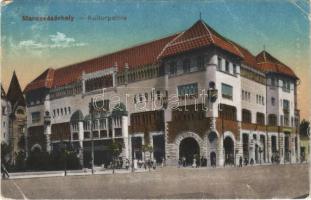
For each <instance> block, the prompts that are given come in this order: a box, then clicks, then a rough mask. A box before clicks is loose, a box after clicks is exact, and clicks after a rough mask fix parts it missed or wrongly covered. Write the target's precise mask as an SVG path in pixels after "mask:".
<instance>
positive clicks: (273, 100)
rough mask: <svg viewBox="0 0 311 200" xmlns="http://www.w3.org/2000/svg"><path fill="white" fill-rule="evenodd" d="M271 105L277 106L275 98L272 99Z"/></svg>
mask: <svg viewBox="0 0 311 200" xmlns="http://www.w3.org/2000/svg"><path fill="white" fill-rule="evenodd" d="M271 105H272V106H275V98H274V97H271Z"/></svg>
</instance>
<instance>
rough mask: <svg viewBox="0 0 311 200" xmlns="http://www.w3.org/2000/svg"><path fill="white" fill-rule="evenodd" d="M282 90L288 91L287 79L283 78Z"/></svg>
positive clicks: (288, 83)
mask: <svg viewBox="0 0 311 200" xmlns="http://www.w3.org/2000/svg"><path fill="white" fill-rule="evenodd" d="M282 90H283V91H284V92H290V82H289V81H286V80H283V87H282Z"/></svg>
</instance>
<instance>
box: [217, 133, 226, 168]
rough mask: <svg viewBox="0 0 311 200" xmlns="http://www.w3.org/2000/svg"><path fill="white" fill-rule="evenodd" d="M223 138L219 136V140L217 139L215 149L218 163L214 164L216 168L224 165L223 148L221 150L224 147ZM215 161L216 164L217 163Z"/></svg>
mask: <svg viewBox="0 0 311 200" xmlns="http://www.w3.org/2000/svg"><path fill="white" fill-rule="evenodd" d="M223 140H224V138H223V136H222V135H221V136H220V138H219V140H218V148H217V150H218V151H217V154H218V155H217V158H218V159H217V161H218V163H216V165H217V166H224V164H225V160H224V151H225V150H224V148H223V146H224V141H223ZM217 161H216V162H217Z"/></svg>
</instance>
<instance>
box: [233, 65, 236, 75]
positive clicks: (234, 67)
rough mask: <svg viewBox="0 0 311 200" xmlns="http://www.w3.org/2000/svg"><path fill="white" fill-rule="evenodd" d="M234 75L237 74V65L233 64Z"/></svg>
mask: <svg viewBox="0 0 311 200" xmlns="http://www.w3.org/2000/svg"><path fill="white" fill-rule="evenodd" d="M233 74H236V64H233Z"/></svg>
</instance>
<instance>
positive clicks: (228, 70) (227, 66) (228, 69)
mask: <svg viewBox="0 0 311 200" xmlns="http://www.w3.org/2000/svg"><path fill="white" fill-rule="evenodd" d="M225 70H226V72H230V68H229V62H228V61H227V60H226V69H225Z"/></svg>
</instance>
